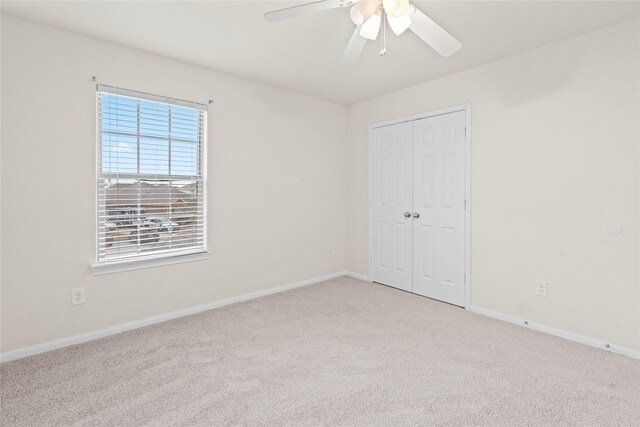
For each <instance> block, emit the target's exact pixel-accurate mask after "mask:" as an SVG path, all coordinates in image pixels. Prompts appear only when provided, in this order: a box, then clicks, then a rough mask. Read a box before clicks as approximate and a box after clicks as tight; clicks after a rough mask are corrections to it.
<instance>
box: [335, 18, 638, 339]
mask: <svg viewBox="0 0 640 427" xmlns="http://www.w3.org/2000/svg"><path fill="white" fill-rule="evenodd" d="M639 39H640V38H639V25H638V20H635V21H631V22H627V23H624V24H621V25H617V26H613V27H609V28H606V29H603V30H601V31H598V32H594V33H589V34H586V35H583V36H580V37H577V38H573V39H570V40H566V41H563V42H561V43H557V44H553V45H550V46H547V47H543V48H540V49H536V50H533V51H530V52H527V53H524V54H520V55H517V56H513V57H510V58H507V59H505V60H501V61H499V62H494V63H491V64H488V65H485V66H481V67H478V68H475V69H472V70H468V71H465V72H462V73H459V74H455V75H452V76H448V77H445V78H442V79H439V80H436V81H432V82H428V83H424V84H421V85H419V86H415V87H412V88H410V89H407V90H403V91H400V92H395V93H391V94H388V95H385V96H382V97H379V98H375V99H372V100H369V101H365V102H362V103H359V104H356V105H353V106H350V107H349V109H348V132H347V138H348V144H349V147H348V185H349V188H348V218H349V220H348V228H347V230H348V233H347V242H348V252H347V268H348V269H349V270H352V271H355V272H357V273H360V274H367V272H368V237H367V233H368V223H367V218H368V201H367V200H368V172H367V168H368V150H367V144H368V134H367V132H368V129H367V127H368V126H369V125H370V124H373V123H378V122H383V121H387V120H390V119H395V118H400V117H405V116H410V115H414V114H419V113H423V112H428V111H433V110H437V109H440V108H444V107H448V106H453V105H458V104H462V103H466V102H471V103H472V140H471V146H472V148H471V150H472V154H471V158H472V164H471V167H472V177H471V178H472V179H471V182H472V184H471V185H472V191H471V193H472V194H471V198H472V200H471V208H472V211H471V212H472V232H471V239H472V244H471V245H472V247H471V251H472V272H471V280H472V287H471V301H472V304H473V305H476V306H480V307H483V308H488V309H492V310H495V311H498V312H501V313H504V314H508V315H511V316H517V317H520V318H526V319H529V320H531V321H535V322H538V323H541V324H544V325H547V326H551V327H555V328H560V329H564V330H567V331H570V332H574V333H578V334H582V335H586V336H590V337H593V338H597V339H602V340H605V341H609V342H611V343H615V344H618V345H622V346H626V347H630V348H634V349H640V285H639V265H638V264H639V251H638V244H639V241H640V239H639V237H640V233H639V229H638V227H639V224H638V222H639V217H640V210H639V206H638V200H639V194H640V186H639V183H640V177H639V169H640V162H639V159H640V156H639V149H638V144H639V140H640V132H639V117H640V88H639V79H640V77H639V76H640V67H639V49H640V46H639ZM616 224H619V225H621V226H622V228H623V233H622V234H620V235H612V234H610V233H608V231H607V229H608V227H609V226H610V225H616ZM536 279H546V280H548V281H549V297H548V298H542V297H537V296H536V295H535V288H534V283H535V280H536Z"/></svg>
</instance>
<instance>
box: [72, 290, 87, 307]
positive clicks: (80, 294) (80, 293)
mask: <svg viewBox="0 0 640 427" xmlns="http://www.w3.org/2000/svg"><path fill="white" fill-rule="evenodd" d="M85 302H87V298H86V293H85V288H73V289H71V305H78V304H84V303H85Z"/></svg>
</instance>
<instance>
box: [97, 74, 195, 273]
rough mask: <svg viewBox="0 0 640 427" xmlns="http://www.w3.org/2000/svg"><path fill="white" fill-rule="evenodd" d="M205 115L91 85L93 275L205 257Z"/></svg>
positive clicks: (189, 106) (165, 101)
mask: <svg viewBox="0 0 640 427" xmlns="http://www.w3.org/2000/svg"><path fill="white" fill-rule="evenodd" d="M206 109H207V107H206V106H205V105H201V104H196V103H190V102H184V101H178V100H174V99H167V98H162V97H158V96H153V95H147V94H142V93H138V92H132V91H128V90H123V89H116V88H111V87H105V86H98V93H97V140H98V141H97V143H98V149H97V155H98V162H97V168H98V176H97V181H98V227H97V229H98V245H97V246H98V248H97V251H98V254H97V262H96V264H94V265H93V270H94V273H100V272H108V271H110V270H111V269H110V268H109V266H113V265H117V266H118V265H119V266H121V267H122V265H126V266H128V267H125V268H124V269H128V268H138V267H139V266H143V265H147V264H151V265H153V264H157V263H164V262H159V261H160V260H165V261H166V260H167V258H170V259H171V260H170V261H171V262H175V261H179V260H180V259H178V258H180V257H182V258H183V260H188V259H189V255H193V254H203V253H206V194H205V193H206V128H207V124H206V123H207V111H206ZM185 257H186V258H185ZM105 267H106V268H105ZM121 269H123V268H115V269H114V270H121Z"/></svg>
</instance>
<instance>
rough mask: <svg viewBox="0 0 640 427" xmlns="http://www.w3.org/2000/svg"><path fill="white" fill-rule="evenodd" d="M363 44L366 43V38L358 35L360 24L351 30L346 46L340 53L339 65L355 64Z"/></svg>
mask: <svg viewBox="0 0 640 427" xmlns="http://www.w3.org/2000/svg"><path fill="white" fill-rule="evenodd" d="M365 44H367V39H365V38H364V37H362V36H361V35H360V25H358V26H357V27H356V29H355V30H353V34H351V38H350V39H349V43H347V47H346V48H345V49H344V52H343V53H342V58H340V65H351V64H355V63H356V61H357V60H358V57H359V56H360V53H361V52H362V49H363V48H364V45H365Z"/></svg>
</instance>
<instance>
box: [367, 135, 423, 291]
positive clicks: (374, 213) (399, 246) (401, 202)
mask: <svg viewBox="0 0 640 427" xmlns="http://www.w3.org/2000/svg"><path fill="white" fill-rule="evenodd" d="M412 143H413V142H412V124H411V123H400V124H396V125H391V126H385V127H381V128H377V129H374V130H373V132H372V141H371V151H372V152H371V155H372V163H371V168H372V170H371V179H372V181H373V182H372V195H371V196H372V197H371V221H372V234H373V236H372V253H371V254H370V256H371V261H372V262H371V265H372V269H371V270H372V271H371V279H372V280H373V281H374V282H378V283H382V284H385V285H389V286H394V287H396V288H399V289H403V290H405V291H411V290H412V286H411V280H412V277H411V276H412V266H411V261H412V256H411V250H412V242H411V238H412V236H411V235H412V221H413V220H412V218H411V206H412V200H411V199H412V171H411V169H412V153H411V151H412Z"/></svg>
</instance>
